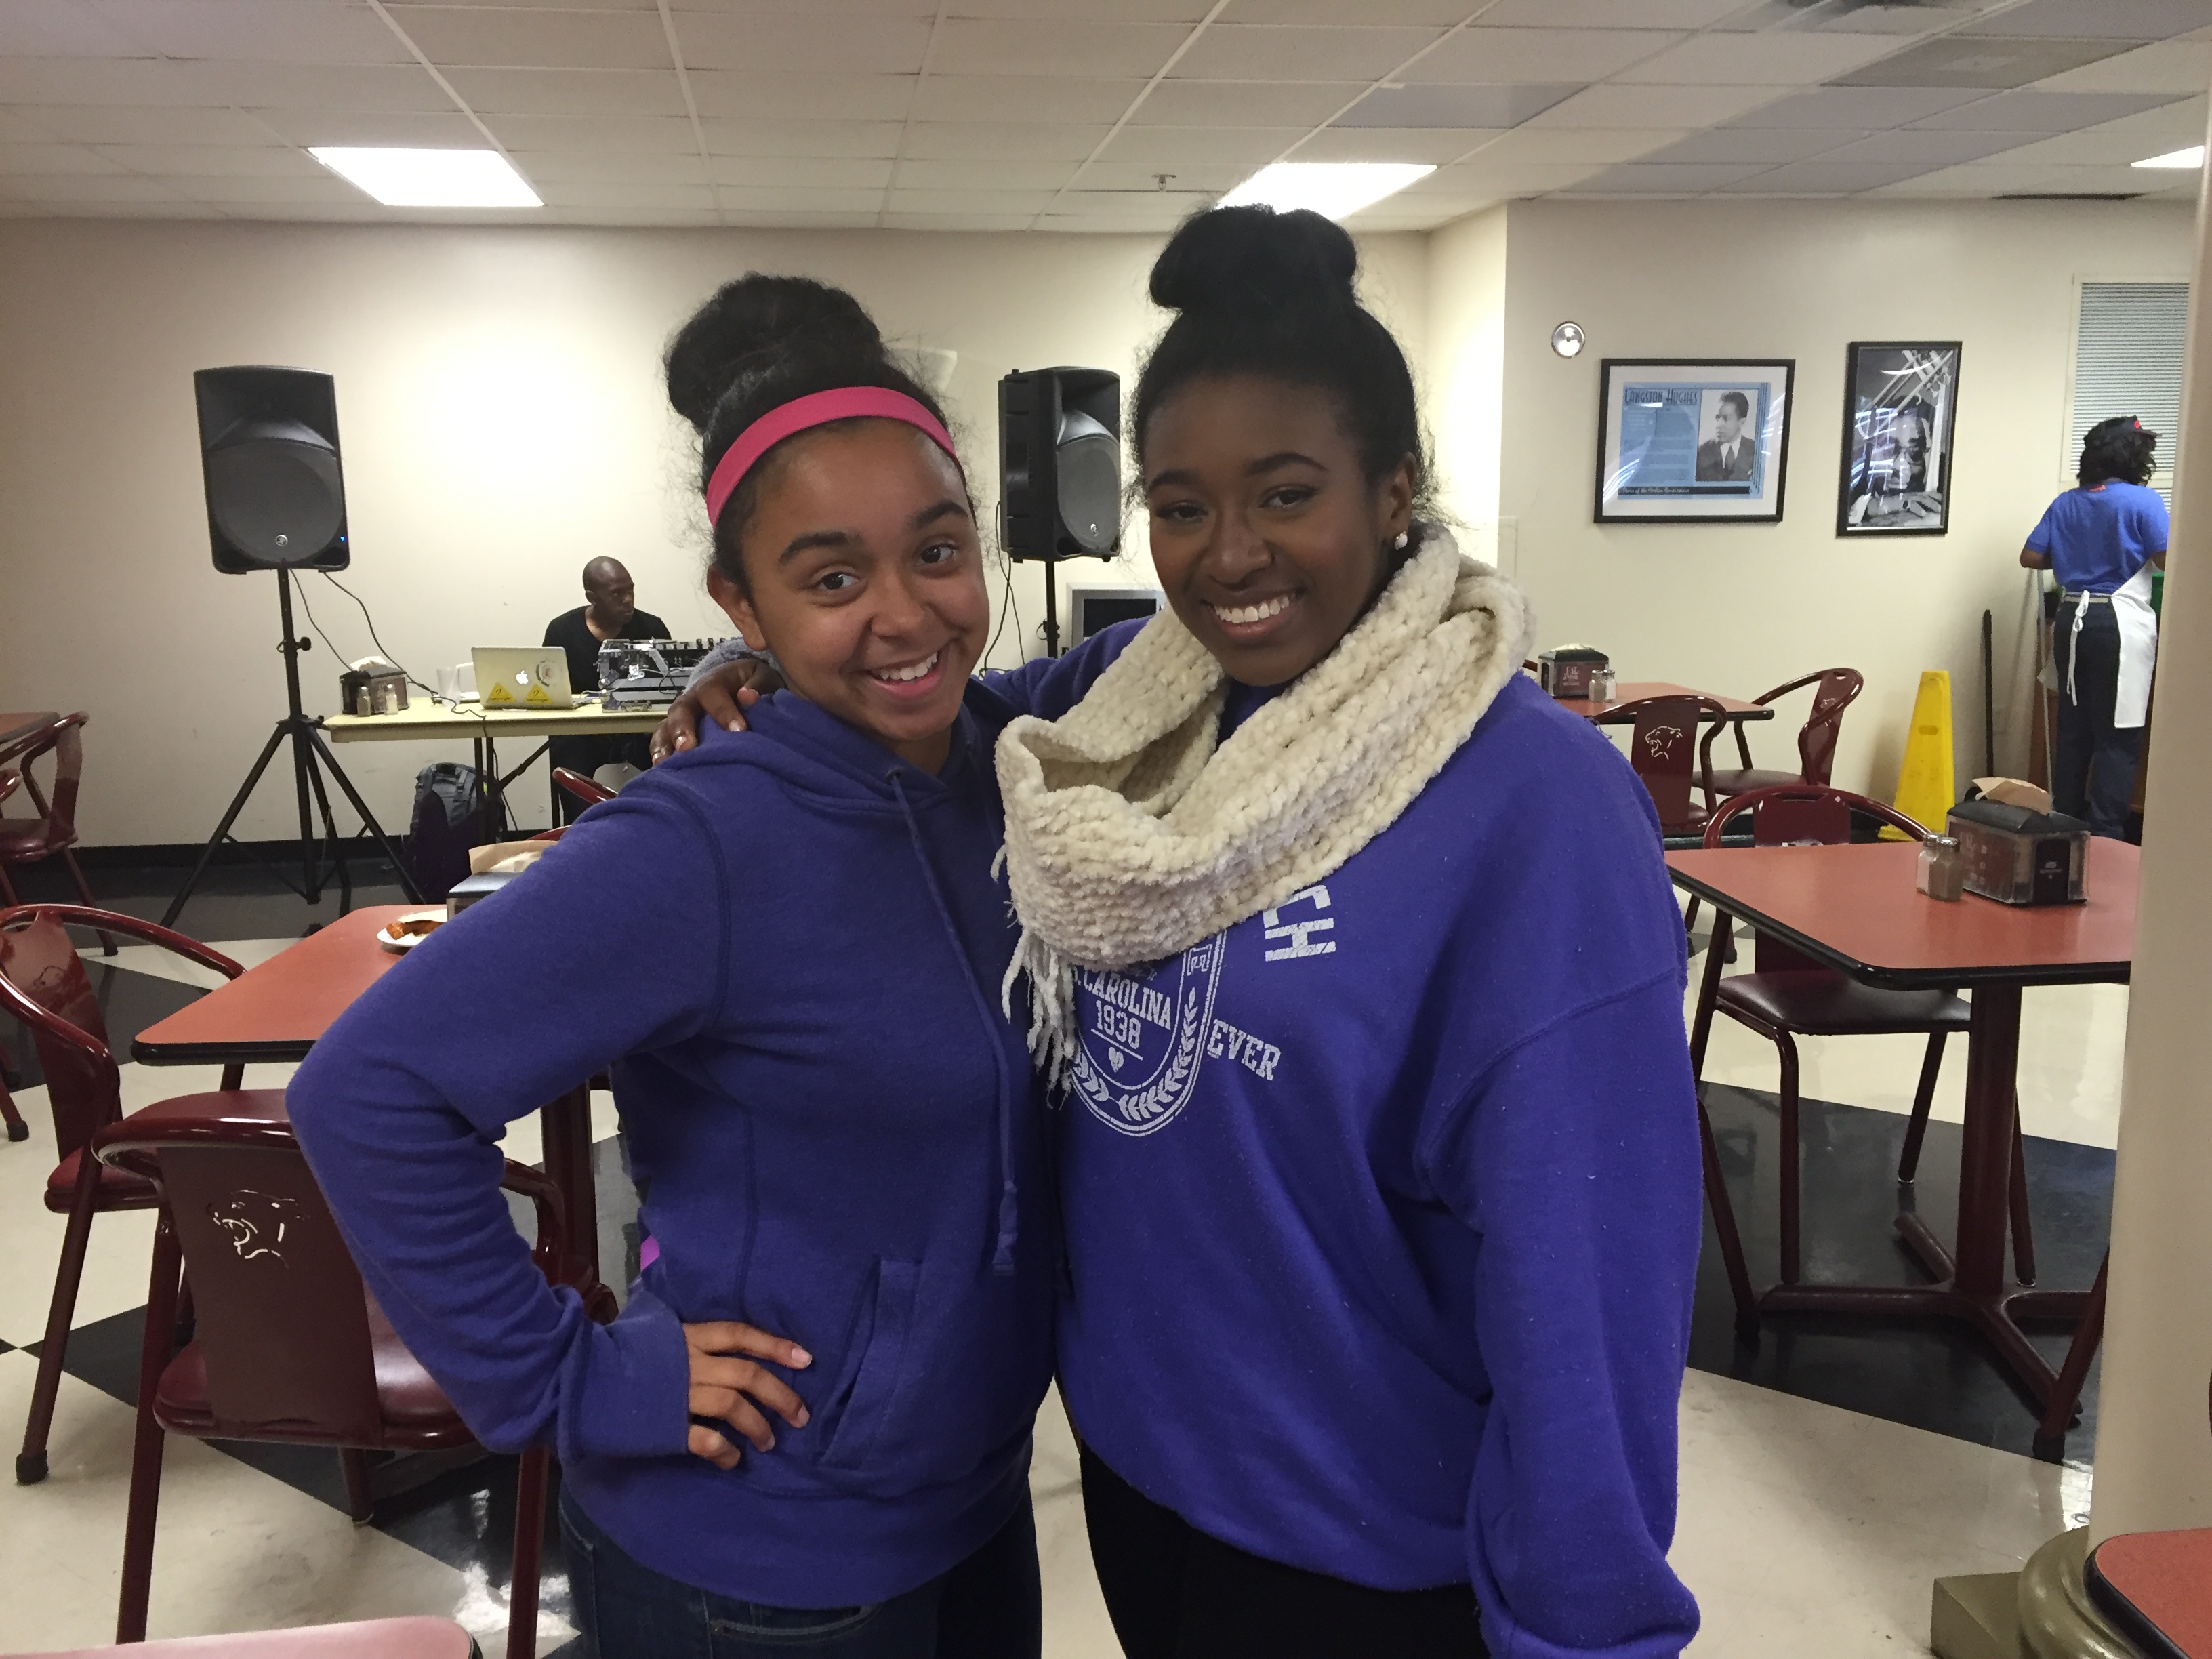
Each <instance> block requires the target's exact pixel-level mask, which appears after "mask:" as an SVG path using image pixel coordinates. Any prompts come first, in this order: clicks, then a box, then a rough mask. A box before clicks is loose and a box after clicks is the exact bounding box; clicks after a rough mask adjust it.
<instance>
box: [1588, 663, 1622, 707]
mask: <svg viewBox="0 0 2212 1659" xmlns="http://www.w3.org/2000/svg"><path fill="white" fill-rule="evenodd" d="M1617 684H1619V681H1618V679H1617V678H1615V676H1614V674H1613V670H1611V669H1610V668H1593V669H1592V670H1591V671H1590V677H1589V700H1590V701H1591V702H1612V701H1613V688H1614V686H1615V685H1617Z"/></svg>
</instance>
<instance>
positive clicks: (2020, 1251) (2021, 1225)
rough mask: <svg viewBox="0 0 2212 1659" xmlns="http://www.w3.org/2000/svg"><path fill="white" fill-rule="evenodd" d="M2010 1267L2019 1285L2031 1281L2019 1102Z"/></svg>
mask: <svg viewBox="0 0 2212 1659" xmlns="http://www.w3.org/2000/svg"><path fill="white" fill-rule="evenodd" d="M2011 1196H2012V1270H2013V1277H2014V1278H2015V1279H2018V1280H2020V1282H2021V1284H2023V1285H2033V1284H2034V1283H2035V1225H2034V1223H2033V1221H2032V1220H2031V1219H2030V1218H2029V1216H2028V1212H2027V1137H2026V1136H2024V1135H2022V1134H2021V1130H2020V1102H2019V1101H2018V1100H2017V1099H2015V1101H2014V1102H2013V1109H2012V1194H2011Z"/></svg>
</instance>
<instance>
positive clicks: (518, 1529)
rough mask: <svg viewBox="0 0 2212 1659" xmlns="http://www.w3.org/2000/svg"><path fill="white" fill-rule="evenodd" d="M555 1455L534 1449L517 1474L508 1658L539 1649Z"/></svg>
mask: <svg viewBox="0 0 2212 1659" xmlns="http://www.w3.org/2000/svg"><path fill="white" fill-rule="evenodd" d="M552 1455H553V1454H552V1453H551V1452H550V1451H548V1450H547V1449H545V1448H544V1447H543V1446H532V1448H531V1449H529V1450H528V1451H526V1452H525V1453H523V1454H522V1461H521V1462H520V1463H518V1464H517V1465H516V1466H515V1471H514V1578H513V1583H512V1584H510V1585H509V1587H508V1589H507V1659H531V1656H532V1655H533V1654H534V1653H536V1652H537V1650H538V1547H539V1545H540V1544H541V1543H542V1542H543V1541H544V1537H545V1468H546V1463H547V1462H548V1460H549V1459H550V1458H551V1456H552Z"/></svg>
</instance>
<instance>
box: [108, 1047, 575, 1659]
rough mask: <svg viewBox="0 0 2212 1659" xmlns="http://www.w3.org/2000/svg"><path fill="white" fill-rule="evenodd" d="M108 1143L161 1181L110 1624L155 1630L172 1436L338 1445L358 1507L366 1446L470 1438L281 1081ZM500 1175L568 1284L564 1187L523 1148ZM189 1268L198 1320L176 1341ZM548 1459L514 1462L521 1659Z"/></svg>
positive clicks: (136, 1633)
mask: <svg viewBox="0 0 2212 1659" xmlns="http://www.w3.org/2000/svg"><path fill="white" fill-rule="evenodd" d="M96 1146H97V1149H98V1155H99V1158H100V1164H102V1166H103V1167H106V1168H108V1169H112V1170H116V1171H118V1173H120V1174H122V1175H125V1176H127V1177H128V1178H129V1179H131V1180H133V1181H137V1182H143V1183H145V1184H146V1185H147V1186H148V1187H149V1188H153V1189H154V1190H155V1192H156V1193H157V1194H159V1201H160V1207H161V1218H160V1221H159V1223H158V1224H157V1225H156V1227H155V1234H154V1261H153V1270H152V1277H151V1279H150V1280H149V1285H148V1289H147V1297H146V1334H145V1341H144V1346H143V1348H142V1350H141V1352H140V1357H139V1368H138V1429H137V1439H136V1441H135V1443H133V1446H132V1450H131V1505H130V1511H129V1516H128V1518H127V1519H126V1521H125V1526H124V1544H123V1594H122V1599H121V1601H120V1604H119V1606H118V1610H117V1613H116V1621H115V1638H116V1640H117V1641H118V1642H136V1641H138V1640H141V1639H143V1637H144V1636H145V1634H146V1604H147V1600H148V1596H149V1592H150V1589H151V1587H152V1580H153V1570H154V1522H155V1509H156V1507H157V1506H158V1504H159V1503H160V1500H161V1454H162V1449H163V1446H164V1443H165V1441H164V1436H165V1435H167V1434H184V1435H190V1436H191V1437H194V1438H196V1439H219V1440H258V1441H273V1442H278V1443H285V1444H289V1445H307V1446H331V1447H336V1448H338V1449H341V1450H342V1451H343V1453H344V1454H345V1457H344V1465H345V1473H346V1496H347V1499H348V1501H349V1504H350V1505H351V1507H352V1510H353V1514H354V1518H355V1519H356V1521H362V1520H366V1519H368V1513H369V1505H370V1493H369V1489H368V1460H367V1457H366V1455H365V1454H366V1453H367V1452H368V1451H374V1450H388V1451H424V1450H432V1449H440V1448H445V1447H453V1446H466V1445H469V1444H471V1443H473V1440H474V1437H473V1436H472V1435H471V1433H470V1432H469V1429H468V1425H466V1424H465V1423H463V1422H462V1420H461V1417H460V1413H459V1412H457V1411H455V1410H454V1409H453V1404H452V1402H451V1401H448V1400H447V1398H446V1395H445V1394H444V1392H443V1390H441V1389H440V1388H439V1387H438V1385H437V1383H436V1382H435V1381H434V1380H433V1379H432V1377H431V1376H430V1374H429V1372H428V1371H427V1370H423V1368H422V1362H421V1361H419V1360H418V1359H416V1358H415V1356H414V1355H413V1354H412V1353H410V1352H408V1350H407V1347H406V1345H405V1344H404V1343H403V1342H401V1341H400V1340H399V1338H398V1335H397V1334H395V1333H394V1332H393V1330H392V1326H391V1323H390V1322H389V1321H387V1320H386V1318H385V1316H384V1313H383V1310H381V1309H380V1308H379V1307H378V1306H377V1304H376V1299H375V1297H374V1296H372V1295H371V1294H370V1293H369V1291H368V1288H367V1286H366V1285H363V1284H362V1279H361V1273H360V1271H359V1269H357V1268H356V1267H355V1266H354V1262H353V1258H352V1256H351V1255H349V1253H348V1251H347V1249H346V1243H345V1240H344V1238H343V1236H341V1234H340V1233H339V1231H338V1228H337V1222H336V1221H335V1220H334V1219H333V1218H331V1212H330V1207H329V1206H328V1205H327V1204H326V1203H325V1201H324V1200H323V1194H322V1189H321V1188H319V1186H317V1185H316V1183H315V1177H314V1174H313V1171H312V1170H309V1168H308V1167H307V1158H305V1157H304V1156H302V1154H301V1152H300V1146H299V1142H298V1141H297V1140H296V1139H294V1137H293V1133H292V1126H291V1123H290V1121H289V1119H288V1118H287V1117H286V1116H285V1114H284V1097H283V1095H282V1094H280V1093H277V1092H276V1091H255V1092H252V1093H248V1092H243V1091H239V1092H232V1093H226V1094H204V1095H185V1096H180V1097H178V1098H176V1099H174V1100H165V1101H163V1102H161V1103H160V1104H159V1105H155V1106H149V1107H148V1108H146V1109H145V1110H143V1111H140V1112H133V1113H132V1114H131V1115H130V1116H129V1117H126V1118H125V1119H123V1120H122V1121H119V1122H117V1123H112V1124H110V1125H109V1126H108V1127H106V1129H104V1130H102V1131H101V1133H100V1136H99V1139H98V1140H97V1142H96ZM500 1184H501V1186H503V1187H505V1188H507V1190H508V1191H510V1192H515V1193H520V1194H523V1195H524V1196H525V1197H526V1198H528V1199H529V1200H531V1202H532V1205H534V1206H536V1209H537V1212H538V1240H537V1245H536V1248H535V1249H534V1251H533V1253H532V1254H533V1256H534V1259H535V1260H536V1261H537V1262H538V1267H539V1268H540V1270H541V1271H543V1272H544V1273H545V1274H546V1276H547V1278H548V1279H551V1280H553V1281H555V1282H560V1280H561V1279H562V1277H563V1274H564V1273H565V1272H566V1271H567V1264H568V1260H569V1258H568V1241H567V1229H566V1226H565V1224H564V1218H563V1217H562V1210H561V1195H560V1190H559V1188H556V1186H555V1185H554V1183H553V1182H552V1180H551V1179H550V1177H549V1176H544V1175H542V1174H540V1173H539V1172H538V1171H537V1170H532V1169H528V1168H526V1167H525V1166H524V1165H522V1164H516V1163H513V1162H512V1161H509V1162H508V1164H507V1167H506V1172H505V1174H504V1175H503V1176H502V1177H501V1183H500ZM185 1276H188V1277H189V1280H190V1284H191V1339H190V1340H188V1341H185V1342H184V1343H182V1345H181V1346H179V1341H178V1335H177V1324H178V1319H177V1316H178V1310H179V1290H180V1282H181V1279H182V1277H185ZM549 1458H550V1452H549V1451H548V1450H547V1449H546V1448H544V1447H543V1446H538V1447H533V1448H532V1449H530V1450H529V1451H526V1452H525V1453H524V1454H523V1455H522V1459H521V1464H520V1468H519V1470H518V1471H517V1474H516V1483H515V1502H514V1575H513V1587H512V1589H511V1590H510V1593H509V1595H508V1625H507V1654H508V1656H509V1659H527V1656H529V1655H531V1654H532V1653H533V1652H534V1651H535V1650H536V1645H537V1634H538V1546H539V1541H540V1540H541V1538H542V1537H543V1535H544V1527H545V1475H546V1466H547V1462H548V1460H549Z"/></svg>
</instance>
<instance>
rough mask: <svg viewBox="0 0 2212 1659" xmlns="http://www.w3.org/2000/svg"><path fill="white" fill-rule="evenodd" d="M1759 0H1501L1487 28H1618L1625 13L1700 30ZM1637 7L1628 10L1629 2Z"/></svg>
mask: <svg viewBox="0 0 2212 1659" xmlns="http://www.w3.org/2000/svg"><path fill="white" fill-rule="evenodd" d="M1755 3H1756V0H1498V3H1497V4H1496V5H1494V6H1492V7H1490V8H1489V9H1487V10H1486V11H1485V12H1484V13H1483V14H1482V23H1483V27H1486V28H1489V27H1499V28H1618V27H1620V23H1621V20H1622V18H1623V16H1624V15H1627V16H1630V17H1632V19H1633V21H1634V22H1635V24H1636V27H1638V28H1645V29H1701V28H1704V27H1705V26H1706V25H1707V24H1709V23H1717V22H1718V21H1721V20H1722V19H1723V18H1724V17H1728V16H1729V15H1733V14H1735V13H1736V12H1740V11H1743V10H1746V9H1748V8H1749V7H1750V6H1751V5H1753V4H1755ZM1629 5H1633V7H1634V10H1633V11H1632V12H1630V11H1628V10H1627V7H1628V6H1629Z"/></svg>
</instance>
